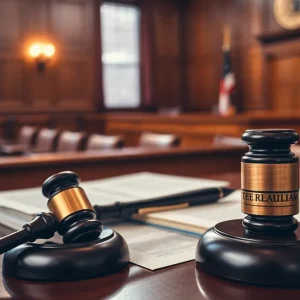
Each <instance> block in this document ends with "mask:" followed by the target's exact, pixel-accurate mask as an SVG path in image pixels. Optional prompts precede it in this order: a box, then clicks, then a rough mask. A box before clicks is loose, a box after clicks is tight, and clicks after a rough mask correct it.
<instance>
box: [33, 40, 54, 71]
mask: <svg viewBox="0 0 300 300" xmlns="http://www.w3.org/2000/svg"><path fill="white" fill-rule="evenodd" d="M54 54H55V47H54V45H53V44H50V43H47V44H43V43H34V44H32V45H31V46H30V47H29V55H30V56H31V57H32V58H34V59H35V61H36V65H37V69H38V70H39V71H40V72H43V71H44V70H45V68H46V64H47V62H48V61H49V60H50V59H51V58H52V57H53V56H54Z"/></svg>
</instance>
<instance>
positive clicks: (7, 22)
mask: <svg viewBox="0 0 300 300" xmlns="http://www.w3.org/2000/svg"><path fill="white" fill-rule="evenodd" d="M21 8H22V5H21V0H9V1H7V0H1V1H0V28H1V30H0V41H1V43H0V47H1V48H8V47H9V48H11V47H12V46H17V45H18V43H19V40H20V37H21V35H22V27H21V26H22V13H21Z"/></svg>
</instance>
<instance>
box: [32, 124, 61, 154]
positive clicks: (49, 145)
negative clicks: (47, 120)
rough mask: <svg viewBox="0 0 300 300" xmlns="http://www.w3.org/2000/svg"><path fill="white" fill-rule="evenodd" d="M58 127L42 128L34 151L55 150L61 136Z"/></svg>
mask: <svg viewBox="0 0 300 300" xmlns="http://www.w3.org/2000/svg"><path fill="white" fill-rule="evenodd" d="M59 133H60V132H59V131H58V130H56V129H49V128H42V129H41V130H40V131H39V133H38V136H37V140H36V145H35V147H34V148H33V150H32V152H36V153H37V152H38V153H41V152H53V151H54V149H55V146H56V143H57V140H58V137H59Z"/></svg>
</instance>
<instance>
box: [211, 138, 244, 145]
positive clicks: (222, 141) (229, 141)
mask: <svg viewBox="0 0 300 300" xmlns="http://www.w3.org/2000/svg"><path fill="white" fill-rule="evenodd" d="M213 144H214V145H228V146H245V147H246V145H245V144H244V143H243V141H242V140H241V139H240V138H238V137H234V136H219V135H217V136H215V138H214V141H213Z"/></svg>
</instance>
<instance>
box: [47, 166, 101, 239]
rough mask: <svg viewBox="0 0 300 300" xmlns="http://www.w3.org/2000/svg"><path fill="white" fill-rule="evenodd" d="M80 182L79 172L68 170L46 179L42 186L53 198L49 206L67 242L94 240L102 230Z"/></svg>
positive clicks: (48, 196)
mask: <svg viewBox="0 0 300 300" xmlns="http://www.w3.org/2000/svg"><path fill="white" fill-rule="evenodd" d="M79 182H80V180H79V176H78V175H77V174H76V173H73V172H70V171H66V172H61V173H57V174H55V175H53V176H51V177H49V178H48V179H46V181H45V182H44V184H43V188H42V192H43V195H44V196H45V197H47V198H48V199H49V200H48V203H47V206H48V208H49V210H50V211H51V212H52V213H53V214H54V215H55V216H56V218H57V220H58V228H57V232H58V233H59V234H60V235H62V236H63V242H64V243H82V242H89V241H93V240H96V239H97V238H98V237H99V235H100V233H101V231H102V224H101V222H100V221H99V220H97V219H96V212H95V210H94V209H93V206H92V205H91V203H90V201H89V200H88V198H87V196H86V194H85V192H84V190H83V189H82V188H81V187H79Z"/></svg>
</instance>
